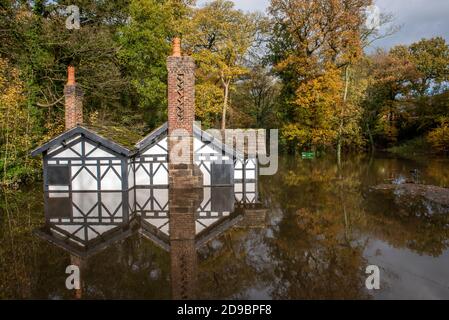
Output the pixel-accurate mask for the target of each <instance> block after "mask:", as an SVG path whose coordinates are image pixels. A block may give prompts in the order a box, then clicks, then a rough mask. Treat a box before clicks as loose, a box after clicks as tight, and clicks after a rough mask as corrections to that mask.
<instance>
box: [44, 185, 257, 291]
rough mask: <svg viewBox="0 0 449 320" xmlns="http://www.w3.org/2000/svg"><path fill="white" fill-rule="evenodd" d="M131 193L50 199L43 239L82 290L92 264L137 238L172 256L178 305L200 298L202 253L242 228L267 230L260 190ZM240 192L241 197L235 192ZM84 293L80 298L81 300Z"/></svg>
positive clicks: (54, 194) (79, 194) (60, 195)
mask: <svg viewBox="0 0 449 320" xmlns="http://www.w3.org/2000/svg"><path fill="white" fill-rule="evenodd" d="M246 190H247V188H238V187H209V188H201V189H187V190H186V189H173V190H172V189H169V188H168V187H165V188H164V187H159V188H145V189H132V190H130V191H128V192H66V191H59V192H58V191H56V192H50V193H46V195H45V218H46V225H45V226H44V227H43V228H41V229H39V230H38V231H37V233H38V235H39V236H40V237H42V238H44V239H46V240H47V241H49V242H50V243H52V244H54V245H56V246H58V247H60V248H62V249H64V250H65V251H67V252H68V253H69V254H70V261H71V264H72V265H76V266H78V267H79V268H80V272H81V278H82V281H81V283H82V287H84V283H85V281H84V277H83V275H84V273H85V270H86V268H87V266H88V264H89V259H90V258H91V257H92V256H94V255H96V254H97V253H99V252H101V251H103V250H105V249H107V248H108V247H109V246H111V245H113V244H114V243H117V242H120V241H123V240H125V239H127V238H129V237H132V236H133V235H136V234H138V235H139V236H142V237H143V238H145V239H148V240H150V241H152V242H153V243H154V244H155V245H156V246H158V247H160V248H161V249H162V250H164V251H166V252H167V253H169V255H170V278H171V292H172V297H173V298H174V299H195V298H196V297H197V294H196V292H197V272H198V271H197V270H198V266H197V265H198V262H197V250H198V249H200V248H201V247H202V246H204V245H206V244H208V243H209V242H210V241H212V240H213V239H214V238H215V237H218V236H219V235H221V234H222V233H223V232H225V231H226V230H228V229H229V228H231V227H233V226H235V225H236V224H238V223H242V226H243V225H244V224H243V223H246V226H250V222H251V219H252V220H254V221H256V222H257V224H258V225H259V226H260V225H262V226H264V220H265V216H266V210H263V209H261V208H260V205H259V204H258V202H257V201H258V196H257V192H256V188H250V190H252V191H248V192H246ZM236 191H237V192H236ZM245 217H246V218H245ZM82 293H83V289H81V290H77V291H76V294H75V296H76V297H77V298H81V297H82Z"/></svg>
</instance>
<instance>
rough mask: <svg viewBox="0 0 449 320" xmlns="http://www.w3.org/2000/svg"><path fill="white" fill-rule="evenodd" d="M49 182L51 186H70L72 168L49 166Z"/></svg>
mask: <svg viewBox="0 0 449 320" xmlns="http://www.w3.org/2000/svg"><path fill="white" fill-rule="evenodd" d="M47 180H48V185H50V186H68V185H70V168H69V167H68V166H49V167H48V168H47Z"/></svg>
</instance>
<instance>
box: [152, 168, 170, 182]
mask: <svg viewBox="0 0 449 320" xmlns="http://www.w3.org/2000/svg"><path fill="white" fill-rule="evenodd" d="M152 165H153V172H155V171H156V169H157V168H158V166H159V164H157V163H153V164H152ZM153 184H154V185H155V186H165V185H168V171H167V169H166V168H165V166H164V165H162V166H161V167H160V168H159V170H158V171H157V172H156V173H155V174H154V176H153Z"/></svg>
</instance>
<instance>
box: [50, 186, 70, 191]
mask: <svg viewBox="0 0 449 320" xmlns="http://www.w3.org/2000/svg"><path fill="white" fill-rule="evenodd" d="M48 190H49V191H69V187H68V186H48Z"/></svg>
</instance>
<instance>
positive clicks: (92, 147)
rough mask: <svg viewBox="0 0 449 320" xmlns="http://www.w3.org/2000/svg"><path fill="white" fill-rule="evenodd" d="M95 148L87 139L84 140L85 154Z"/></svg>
mask: <svg viewBox="0 0 449 320" xmlns="http://www.w3.org/2000/svg"><path fill="white" fill-rule="evenodd" d="M95 148H96V147H95V146H94V145H93V144H91V143H89V142H87V141H85V142H84V151H85V153H86V155H88V154H89V153H91V152H92V150H94V149H95Z"/></svg>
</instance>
